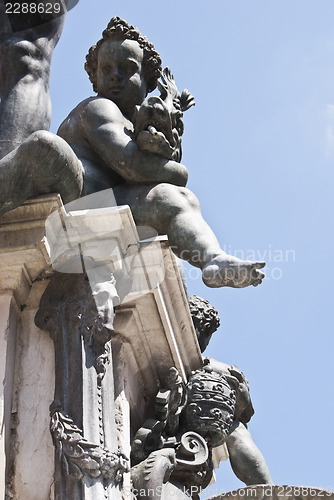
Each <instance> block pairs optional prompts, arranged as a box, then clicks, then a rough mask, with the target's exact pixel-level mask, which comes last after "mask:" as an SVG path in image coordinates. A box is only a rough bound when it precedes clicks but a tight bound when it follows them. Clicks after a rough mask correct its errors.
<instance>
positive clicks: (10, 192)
mask: <svg viewBox="0 0 334 500" xmlns="http://www.w3.org/2000/svg"><path fill="white" fill-rule="evenodd" d="M82 185H83V169H82V165H81V162H80V161H79V160H78V158H77V157H76V155H75V154H74V152H73V150H72V148H71V147H70V146H69V145H68V144H67V142H65V141H64V140H63V139H62V138H61V137H58V136H57V135H54V134H51V133H50V132H46V131H44V130H40V131H39V132H34V133H33V134H32V135H31V136H30V137H29V138H28V139H26V140H25V141H24V142H23V143H22V144H21V145H20V146H19V147H18V148H16V149H15V150H14V151H12V152H11V153H9V154H8V155H7V156H5V157H4V158H2V160H0V215H2V214H4V213H5V212H7V211H9V210H12V209H14V208H16V207H18V206H19V205H21V204H22V203H23V202H24V201H25V200H27V199H28V198H31V197H33V196H37V195H39V194H43V193H60V194H61V196H62V199H63V201H64V203H68V202H69V201H72V200H74V199H76V198H78V197H79V196H80V194H81V192H82Z"/></svg>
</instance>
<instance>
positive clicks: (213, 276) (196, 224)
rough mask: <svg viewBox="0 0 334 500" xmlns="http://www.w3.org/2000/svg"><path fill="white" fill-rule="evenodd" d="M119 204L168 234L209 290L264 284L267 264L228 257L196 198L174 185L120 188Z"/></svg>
mask: <svg viewBox="0 0 334 500" xmlns="http://www.w3.org/2000/svg"><path fill="white" fill-rule="evenodd" d="M114 193H115V197H116V200H117V203H118V204H128V205H129V206H130V208H131V210H132V213H133V216H134V219H135V221H136V223H137V224H138V225H143V226H145V225H147V226H151V227H153V228H154V229H156V230H157V231H158V232H159V233H160V234H164V233H165V234H167V235H168V239H169V242H170V245H171V247H172V249H173V251H174V252H175V253H176V255H178V256H179V257H180V258H181V259H184V260H187V261H188V262H190V264H192V265H193V266H196V267H199V268H201V269H202V272H203V273H202V274H203V281H204V283H205V284H206V285H207V286H209V287H221V286H231V287H235V288H243V287H246V286H249V285H254V286H256V285H258V284H259V283H261V281H262V279H263V277H264V275H263V273H261V272H260V271H258V269H260V268H262V267H264V265H265V264H264V262H251V261H244V260H240V259H237V258H236V257H233V256H231V255H228V254H226V253H225V252H224V251H223V250H222V249H221V248H220V245H219V243H218V241H217V238H216V237H215V235H214V233H213V231H212V230H211V228H210V227H209V226H208V224H207V223H206V222H205V221H204V219H203V218H202V214H201V209H200V205H199V202H198V200H197V198H196V196H195V195H194V194H193V193H192V192H191V191H189V189H186V188H180V187H177V186H173V185H171V184H158V185H155V186H138V185H137V186H129V185H125V186H120V187H118V188H116V189H115V190H114Z"/></svg>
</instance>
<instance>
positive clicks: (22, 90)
mask: <svg viewBox="0 0 334 500" xmlns="http://www.w3.org/2000/svg"><path fill="white" fill-rule="evenodd" d="M16 16H17V18H18V16H20V14H16ZM22 16H23V17H22ZM33 16H35V17H36V14H21V17H22V21H23V23H21V24H22V27H24V28H26V29H24V30H21V31H18V30H17V31H15V30H14V31H13V30H12V26H11V24H10V21H9V17H8V14H6V12H5V2H4V1H2V0H0V97H1V103H0V158H3V157H4V156H5V155H6V154H8V153H9V152H10V151H12V150H13V149H15V148H16V147H17V146H18V145H19V144H21V142H23V141H24V140H25V139H27V138H28V137H29V135H31V134H32V133H33V132H35V131H37V130H48V129H49V126H50V119H51V102H50V96H49V84H50V70H51V58H52V54H53V49H54V47H55V45H56V43H57V42H58V40H59V37H60V34H61V31H62V27H63V23H64V17H65V16H64V15H63V16H60V17H55V19H53V20H51V21H48V22H45V23H42V24H40V25H38V26H35V27H34V26H32V27H31V24H33V23H31V19H29V17H33ZM13 20H14V21H15V20H16V18H15V15H14V14H13ZM13 20H12V21H13ZM20 26H21V25H20Z"/></svg>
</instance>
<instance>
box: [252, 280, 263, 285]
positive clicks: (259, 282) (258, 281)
mask: <svg viewBox="0 0 334 500" xmlns="http://www.w3.org/2000/svg"><path fill="white" fill-rule="evenodd" d="M261 283H262V280H260V279H258V280H255V281H253V283H252V285H253V286H258V285H261Z"/></svg>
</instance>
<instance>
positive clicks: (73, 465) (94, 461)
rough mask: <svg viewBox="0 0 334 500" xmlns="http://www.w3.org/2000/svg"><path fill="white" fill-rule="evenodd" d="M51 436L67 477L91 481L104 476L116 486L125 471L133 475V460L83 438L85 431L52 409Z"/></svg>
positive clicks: (54, 406)
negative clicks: (131, 471) (86, 478)
mask: <svg viewBox="0 0 334 500" xmlns="http://www.w3.org/2000/svg"><path fill="white" fill-rule="evenodd" d="M50 413H51V425H50V428H51V434H52V437H53V440H54V443H55V446H56V448H57V450H58V453H59V456H60V459H61V461H62V463H63V465H64V467H65V470H66V472H67V474H71V475H73V476H74V477H76V478H77V479H81V478H82V477H83V476H84V475H85V474H86V475H88V476H89V477H91V478H94V479H96V478H98V477H100V476H102V477H103V478H104V479H108V480H110V479H112V480H113V481H114V482H115V483H116V484H118V483H120V482H121V480H122V475H123V473H124V472H129V470H130V469H129V461H128V459H127V458H126V456H125V455H123V454H122V453H113V452H110V451H108V450H106V449H105V448H102V447H100V446H98V445H96V444H93V443H90V442H89V441H87V440H86V439H85V438H84V437H83V432H82V430H81V429H79V428H78V427H77V426H76V425H75V423H74V422H73V420H72V419H71V418H70V417H69V416H68V415H65V414H64V413H63V412H61V411H60V410H59V408H57V405H56V404H55V403H54V404H53V405H51V408H50Z"/></svg>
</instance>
